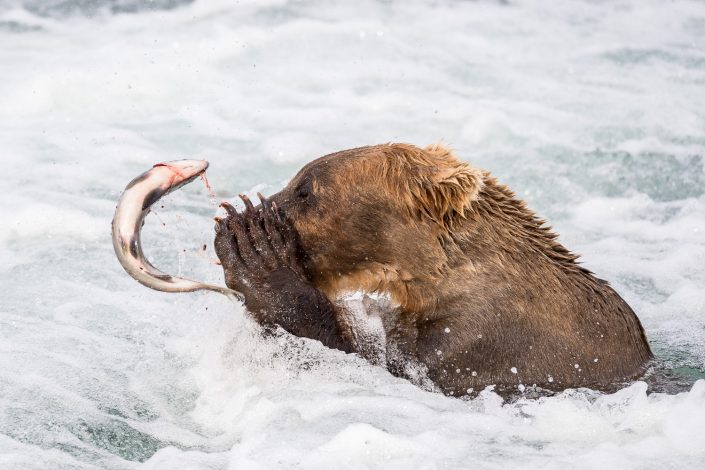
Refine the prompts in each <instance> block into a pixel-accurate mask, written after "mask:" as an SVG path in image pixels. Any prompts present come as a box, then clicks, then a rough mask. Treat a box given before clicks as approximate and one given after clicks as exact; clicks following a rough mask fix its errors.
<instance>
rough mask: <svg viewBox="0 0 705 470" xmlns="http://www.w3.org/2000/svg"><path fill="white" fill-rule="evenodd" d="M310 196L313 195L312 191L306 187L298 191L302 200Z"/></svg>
mask: <svg viewBox="0 0 705 470" xmlns="http://www.w3.org/2000/svg"><path fill="white" fill-rule="evenodd" d="M310 194H311V193H310V191H309V190H308V188H306V187H303V188H299V190H298V196H299V198H301V199H306V198H307V197H308V196H309V195H310Z"/></svg>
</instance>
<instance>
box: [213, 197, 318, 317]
mask: <svg viewBox="0 0 705 470" xmlns="http://www.w3.org/2000/svg"><path fill="white" fill-rule="evenodd" d="M258 196H259V198H260V201H261V203H262V204H261V206H260V207H258V208H255V207H253V205H252V202H251V201H250V199H249V198H248V197H247V196H245V195H240V198H241V199H242V201H243V202H244V203H245V211H244V212H243V213H238V212H237V211H236V210H235V208H234V207H233V206H232V205H230V204H228V203H223V204H221V206H222V207H223V208H224V209H225V211H226V212H227V213H228V217H227V218H226V219H224V220H223V219H220V218H216V225H215V231H216V236H215V251H216V254H217V255H218V258H219V259H220V262H221V264H222V266H223V271H224V273H225V284H226V285H227V286H228V287H229V288H231V289H234V290H237V291H239V292H242V293H243V295H244V296H245V304H246V305H247V306H248V308H249V307H255V306H256V307H255V311H253V313H256V314H257V313H259V311H261V310H272V308H273V307H275V306H274V305H271V304H272V303H274V302H279V300H281V299H279V297H281V295H280V286H276V285H273V282H272V281H273V279H272V274H273V273H275V272H278V273H281V272H282V271H290V272H291V276H287V277H290V278H295V279H297V280H298V281H299V282H306V281H305V276H304V273H303V268H302V266H301V263H300V262H299V260H298V258H297V245H296V234H295V231H294V229H293V227H291V226H290V225H289V224H287V223H285V221H284V220H283V219H282V218H281V216H280V215H279V213H278V212H277V209H276V207H274V206H273V205H272V204H271V202H270V201H269V200H268V199H266V198H264V197H263V196H262V195H261V194H258ZM277 277H280V276H277ZM274 284H276V283H274ZM251 310H252V309H251Z"/></svg>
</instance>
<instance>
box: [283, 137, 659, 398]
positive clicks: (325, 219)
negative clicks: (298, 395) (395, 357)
mask: <svg viewBox="0 0 705 470" xmlns="http://www.w3.org/2000/svg"><path fill="white" fill-rule="evenodd" d="M302 194H303V195H304V196H305V197H302V196H301V195H302ZM272 199H273V200H274V201H276V204H278V205H279V206H280V207H282V209H283V212H284V213H285V214H287V217H288V219H289V220H290V221H291V223H292V224H293V225H294V227H295V228H296V230H297V231H298V234H299V239H300V243H301V247H302V250H303V252H304V253H305V255H306V257H307V272H308V273H309V275H310V280H311V282H312V283H313V285H314V286H315V287H316V288H318V289H320V290H322V291H323V292H324V293H325V294H326V295H327V297H328V298H329V299H331V300H334V299H336V298H337V297H339V296H340V295H341V294H343V293H345V292H351V291H365V292H381V293H386V294H389V296H390V297H391V298H392V299H393V301H394V302H395V303H396V304H397V305H398V309H397V311H396V313H395V314H391V313H390V318H388V319H386V321H385V324H386V325H387V327H386V328H387V330H388V331H387V337H388V339H389V338H393V339H394V340H395V341H396V343H397V345H396V346H397V348H398V349H400V351H401V354H402V355H403V356H404V360H407V359H408V360H410V361H418V362H420V363H422V364H423V365H424V366H425V367H427V369H428V374H429V376H430V378H431V379H432V380H433V381H434V382H435V383H436V384H437V385H438V386H439V387H440V388H441V389H442V390H443V391H444V392H446V393H449V394H453V395H460V394H464V393H467V392H468V390H475V391H477V390H480V389H482V388H483V387H485V386H487V385H493V384H495V385H497V386H498V387H499V388H503V389H508V390H511V389H515V388H516V387H518V386H520V384H523V385H525V386H530V385H534V384H535V385H538V386H541V387H544V388H548V389H564V388H567V387H576V386H590V387H594V388H608V387H609V386H610V385H611V384H614V383H616V382H622V381H625V380H629V379H631V378H634V377H636V376H638V375H640V374H641V373H643V371H644V370H645V367H646V365H647V363H648V361H649V359H650V358H651V351H650V349H649V346H648V343H647V341H646V338H645V335H644V331H643V328H642V327H641V324H640V323H639V320H638V319H637V317H636V316H635V314H634V312H633V311H632V310H631V308H630V307H629V306H628V305H627V304H626V302H624V300H623V299H622V298H621V297H620V296H619V295H618V294H617V293H616V292H615V291H614V290H613V289H612V288H611V287H610V286H609V285H608V283H607V282H605V281H603V280H600V279H597V278H596V277H594V276H593V275H592V273H590V272H589V271H588V270H586V269H584V268H583V267H581V266H580V265H579V264H578V263H577V262H576V259H577V256H576V255H575V254H573V253H572V252H570V251H568V250H567V249H566V248H564V247H563V246H562V245H561V244H560V243H558V241H557V240H556V235H555V234H554V233H553V232H552V231H551V229H550V228H549V227H548V226H546V224H545V223H544V221H543V220H541V219H539V218H537V217H536V215H535V214H534V213H533V212H532V211H530V210H529V209H528V208H527V207H526V205H525V204H524V202H523V201H521V200H518V199H517V198H516V197H515V196H514V194H513V193H512V192H511V191H510V190H509V189H508V188H507V187H506V186H503V185H501V184H500V183H498V182H497V181H496V180H495V179H494V178H493V177H492V176H491V175H490V174H489V173H488V172H485V171H481V170H479V169H476V168H473V167H471V166H470V165H468V164H467V163H464V162H462V161H460V160H459V159H458V158H457V157H456V156H455V155H454V154H453V152H452V151H451V150H450V149H448V148H447V147H444V146H442V145H434V146H429V147H426V148H424V149H421V148H418V147H415V146H412V145H407V144H384V145H378V146H373V147H363V148H358V149H351V150H346V151H343V152H338V153H335V154H331V155H328V156H325V157H322V158H320V159H318V160H315V161H313V162H311V163H310V164H308V165H307V166H306V167H304V168H303V169H302V170H301V171H300V172H299V174H298V175H297V176H296V177H295V178H294V179H293V180H292V181H291V182H290V184H289V185H288V186H287V188H285V189H284V190H283V191H281V192H280V193H278V194H276V195H274V196H273V197H272ZM336 311H337V313H336V315H337V316H338V317H339V318H338V319H337V321H338V324H339V325H343V327H342V328H343V330H345V329H346V327H345V325H349V323H348V322H346V319H345V316H346V312H345V311H344V310H342V309H340V308H337V310H336ZM343 334H344V336H346V337H347V338H348V340H349V341H351V342H354V341H355V339H354V333H352V332H350V331H346V332H344V333H343Z"/></svg>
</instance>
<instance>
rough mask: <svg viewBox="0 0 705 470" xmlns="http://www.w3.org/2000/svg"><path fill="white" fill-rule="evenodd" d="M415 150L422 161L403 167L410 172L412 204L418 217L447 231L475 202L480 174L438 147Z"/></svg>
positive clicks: (441, 146)
mask: <svg viewBox="0 0 705 470" xmlns="http://www.w3.org/2000/svg"><path fill="white" fill-rule="evenodd" d="M419 151H420V152H423V154H424V155H423V156H422V158H418V159H414V160H415V161H414V162H413V163H414V164H413V165H411V166H409V167H407V168H408V169H409V170H410V171H411V173H412V175H411V181H410V182H409V189H410V191H411V194H412V195H413V199H414V202H413V203H414V204H415V205H416V207H417V208H418V209H420V211H421V213H422V214H424V215H426V216H428V217H429V218H431V219H432V220H433V221H434V222H436V223H438V224H439V225H441V226H442V227H444V228H445V229H450V228H452V226H453V224H454V223H455V222H457V221H458V220H459V219H462V218H464V217H465V211H466V209H467V208H468V207H469V205H470V203H471V202H472V201H474V200H476V199H477V197H478V194H479V192H480V190H481V189H482V187H483V185H484V182H483V177H482V172H481V171H480V170H478V169H477V168H473V167H471V166H470V165H468V164H467V163H465V162H462V161H460V160H459V159H458V158H457V157H456V156H455V154H454V153H453V151H452V150H451V149H449V148H448V147H445V146H443V145H441V144H436V145H430V146H428V147H426V148H425V149H423V150H422V149H419ZM423 157H425V158H423Z"/></svg>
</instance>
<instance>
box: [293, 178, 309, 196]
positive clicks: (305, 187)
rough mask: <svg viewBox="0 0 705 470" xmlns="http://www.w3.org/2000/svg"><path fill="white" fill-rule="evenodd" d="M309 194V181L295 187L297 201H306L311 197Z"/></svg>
mask: <svg viewBox="0 0 705 470" xmlns="http://www.w3.org/2000/svg"><path fill="white" fill-rule="evenodd" d="M311 192H312V188H311V181H304V182H303V183H301V184H300V185H299V186H297V188H296V197H298V198H299V199H308V197H309V196H310V195H311Z"/></svg>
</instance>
